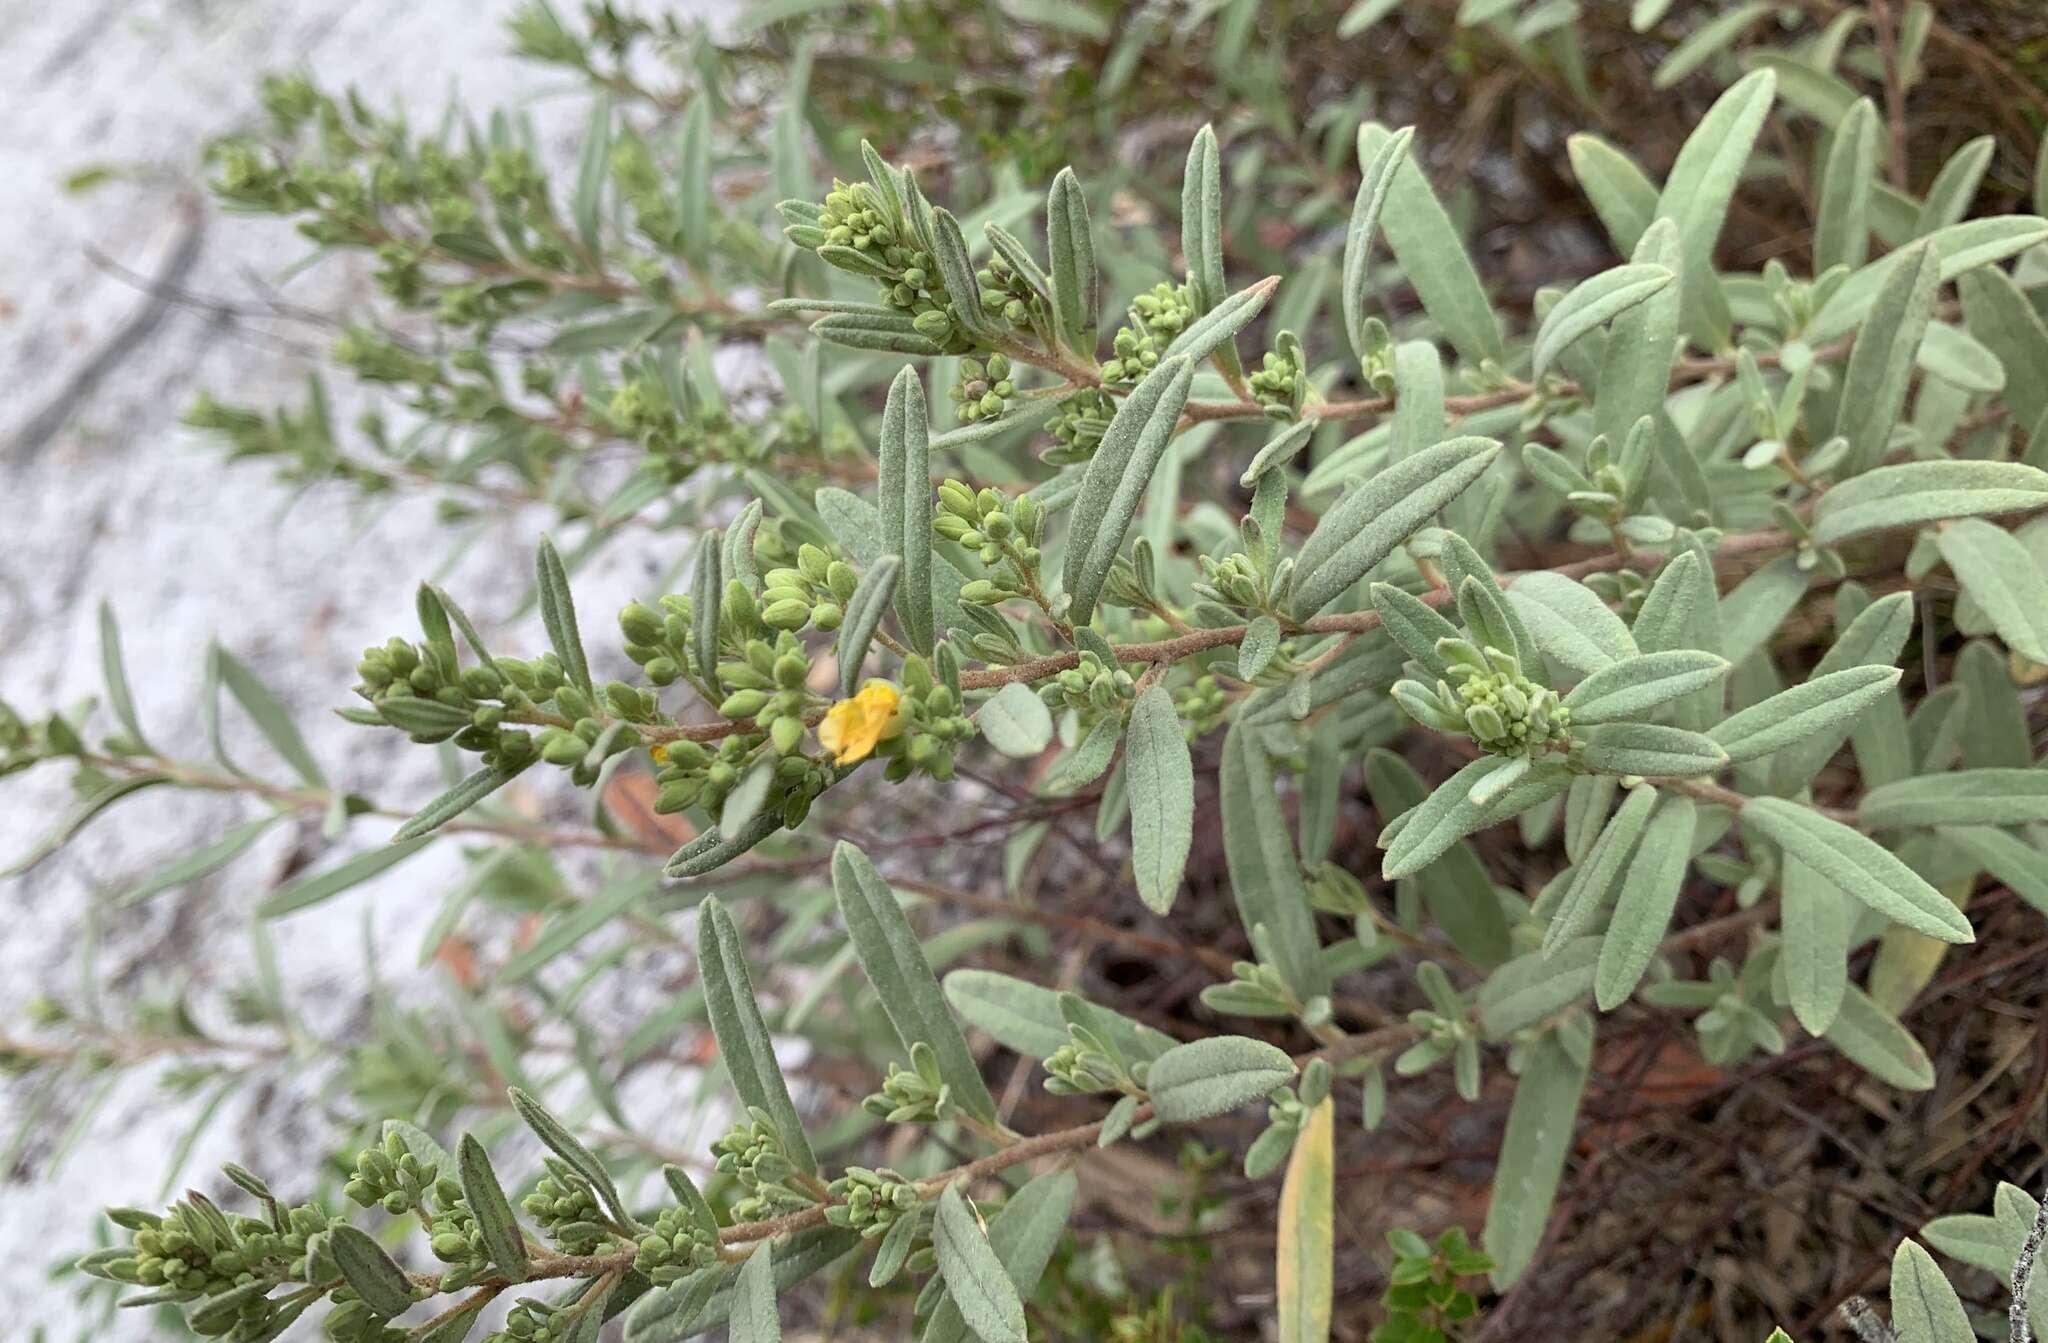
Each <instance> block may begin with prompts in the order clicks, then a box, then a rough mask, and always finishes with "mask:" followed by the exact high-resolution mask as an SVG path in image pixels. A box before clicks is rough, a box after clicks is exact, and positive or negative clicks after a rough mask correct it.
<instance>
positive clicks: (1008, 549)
mask: <svg viewBox="0 0 2048 1343" xmlns="http://www.w3.org/2000/svg"><path fill="white" fill-rule="evenodd" d="M932 530H934V531H936V532H937V533H938V534H939V535H940V536H943V537H944V538H946V539H947V540H948V541H954V542H958V543H959V544H960V545H962V546H965V547H966V548H967V549H969V550H972V551H974V552H976V555H977V557H978V558H979V559H980V560H981V562H982V563H983V564H984V565H987V566H989V567H991V568H994V567H996V566H998V565H1002V564H1004V563H1005V562H1007V563H1008V565H1009V568H1010V572H1009V574H1008V579H1009V581H1007V582H1001V583H998V582H995V581H993V580H986V579H984V580H978V582H976V583H969V584H967V585H966V586H965V587H964V588H962V589H961V591H960V596H961V598H962V599H963V600H965V601H969V602H973V603H974V604H976V605H978V606H992V605H994V604H995V603H996V602H999V601H1003V600H1006V599H1007V598H1008V597H1012V596H1016V595H1019V594H1021V593H1022V592H1024V591H1025V588H1024V586H1023V583H1024V580H1025V578H1026V577H1027V576H1028V575H1031V574H1034V573H1035V572H1036V571H1037V568H1038V563H1039V559H1040V556H1039V552H1038V547H1039V545H1040V544H1041V543H1042V542H1043V541H1044V539H1045V509H1044V507H1043V506H1042V505H1041V504H1040V503H1039V502H1038V501H1037V500H1036V499H1034V498H1032V497H1031V496H1030V495H1028V494H1020V495H1018V496H1017V497H1016V498H1014V499H1012V498H1010V497H1009V496H1007V495H1005V494H1004V493H1003V492H1002V491H1001V490H998V489H994V488H983V489H982V490H980V491H979V492H976V491H975V490H974V489H973V487H971V486H969V485H967V484H965V483H964V482H962V481H958V480H947V481H945V482H943V483H941V484H940V486H939V506H938V510H937V512H936V514H935V515H934V516H933V518H932ZM983 583H985V584H986V585H987V586H986V587H985V588H984V587H983V586H980V585H979V584H983ZM997 592H1001V594H1002V595H1000V596H998V595H995V594H996V593H997Z"/></svg>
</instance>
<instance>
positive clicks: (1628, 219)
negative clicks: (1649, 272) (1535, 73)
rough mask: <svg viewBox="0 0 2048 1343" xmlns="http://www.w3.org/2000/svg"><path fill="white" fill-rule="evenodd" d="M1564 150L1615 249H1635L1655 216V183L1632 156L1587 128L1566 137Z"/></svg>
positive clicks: (1573, 172)
mask: <svg viewBox="0 0 2048 1343" xmlns="http://www.w3.org/2000/svg"><path fill="white" fill-rule="evenodd" d="M1565 153H1566V154H1567V156H1569V157H1570V159H1571V165H1572V176H1574V177H1576V178H1578V179H1579V186H1580V188H1581V189H1582V190H1584V191H1585V193H1586V199H1587V200H1588V201H1591V202H1592V205H1593V213H1594V214H1596V215H1598V216H1599V217H1600V223H1601V224H1602V226H1604V227H1605V228H1606V230H1607V236H1608V238H1609V239H1611V240H1612V241H1613V243H1614V249H1615V250H1616V251H1617V252H1626V253H1633V252H1635V251H1636V249H1637V246H1638V244H1640V243H1641V241H1642V238H1643V232H1644V230H1646V229H1648V228H1649V227H1650V221H1651V220H1653V219H1655V218H1656V217H1657V184H1656V183H1655V182H1653V181H1651V180H1650V177H1649V175H1648V174H1647V173H1645V172H1644V171H1643V170H1642V169H1641V168H1640V167H1638V166H1637V164H1636V161H1635V160H1634V159H1632V158H1630V157H1629V156H1628V155H1627V154H1624V153H1623V152H1622V151H1620V150H1619V149H1616V148H1615V147H1614V146H1613V145H1611V144H1609V143H1607V142H1606V141H1605V140H1603V139H1601V138H1600V137H1599V136H1597V135H1593V134H1591V133H1589V132H1584V131H1581V132H1580V133H1579V134H1577V135H1573V136H1570V137H1568V138H1567V139H1566V140H1565Z"/></svg>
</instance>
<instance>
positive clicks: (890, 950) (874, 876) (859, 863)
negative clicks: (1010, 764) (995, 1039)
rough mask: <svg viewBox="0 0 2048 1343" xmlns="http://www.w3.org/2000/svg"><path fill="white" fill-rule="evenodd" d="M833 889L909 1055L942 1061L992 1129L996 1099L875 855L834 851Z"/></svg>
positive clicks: (959, 1095)
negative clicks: (918, 1051)
mask: <svg viewBox="0 0 2048 1343" xmlns="http://www.w3.org/2000/svg"><path fill="white" fill-rule="evenodd" d="M832 890H833V892H834V894H835V895H837V897H838V900H839V911H840V915H841V917H843V918H844V919H845V921H846V930H847V932H848V934H850V935H851V937H852V939H853V947H854V953H855V954H856V955H857V956H858V957H859V958H860V964H861V969H863V970H865V971H866V972H867V976H868V979H869V980H870V981H871V982H872V983H873V984H874V986H875V989H876V992H877V993H878V994H879V995H880V996H881V1000H882V1009H883V1011H885V1012H886V1013H888V1016H889V1021H890V1024H892V1025H893V1026H895V1028H896V1035H897V1038H898V1039H900V1040H901V1041H902V1042H903V1047H904V1048H905V1049H908V1048H910V1046H911V1045H913V1044H917V1043H920V1042H922V1043H924V1044H926V1045H929V1046H931V1049H932V1052H933V1053H934V1054H936V1055H937V1056H938V1061H939V1075H940V1076H941V1077H942V1078H943V1079H944V1080H945V1083H946V1085H947V1086H949V1087H951V1088H952V1092H953V1103H954V1104H956V1105H958V1106H959V1107H960V1108H961V1109H963V1110H965V1111H966V1112H967V1113H969V1114H971V1115H973V1116H974V1117H975V1118H976V1119H980V1120H982V1121H984V1122H988V1121H992V1120H993V1119H994V1118H995V1113H996V1107H995V1100H994V1098H992V1097H991V1096H990V1095H989V1094H988V1086H987V1084H986V1083H984V1082H983V1081H982V1078H981V1069H980V1068H979V1067H978V1066H977V1065H976V1064H975V1061H974V1055H973V1053H972V1052H971V1051H970V1050H969V1049H968V1048H967V1041H966V1039H965V1038H964V1037H963V1036H962V1035H961V1034H960V1023H959V1022H957V1021H955V1020H954V1019H953V1013H952V1010H951V1009H950V1008H948V1007H947V1006H946V995H945V994H944V993H943V992H941V991H940V989H939V981H938V980H937V979H936V978H935V977H934V976H933V975H932V967H931V963H930V962H929V961H927V960H926V959H925V956H924V949H923V948H922V947H920V946H919V945H918V941H917V934H916V933H914V932H912V931H911V928H910V921H909V920H908V919H906V918H904V917H903V907H902V906H901V905H899V904H898V903H897V902H896V893H895V892H894V891H891V890H890V889H889V886H888V883H887V882H884V881H883V880H882V874H881V873H879V872H877V871H875V865H874V864H873V863H871V862H869V861H868V856H867V855H866V854H865V853H862V852H861V851H860V849H858V848H857V847H855V846H854V845H852V844H849V843H847V842H846V841H844V840H842V841H840V843H839V845H838V847H836V848H835V849H833V851H832Z"/></svg>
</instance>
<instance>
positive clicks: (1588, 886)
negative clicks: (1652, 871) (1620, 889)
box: [1543, 784, 1657, 956]
mask: <svg viewBox="0 0 2048 1343" xmlns="http://www.w3.org/2000/svg"><path fill="white" fill-rule="evenodd" d="M1656 805H1657V790H1656V789H1655V788H1652V787H1650V786H1649V785H1648V784H1638V785H1636V786H1635V787H1634V788H1631V789H1629V794H1628V800H1627V801H1626V802H1624V803H1622V804H1621V810H1619V811H1617V812H1615V813H1614V816H1613V818H1612V819H1611V820H1609V821H1608V822H1607V825H1606V828H1604V829H1603V830H1601V832H1600V838H1598V839H1596V840H1594V841H1593V848H1592V850H1591V851H1590V852H1589V853H1587V855H1586V858H1585V861H1583V862H1581V863H1580V864H1579V865H1578V866H1577V868H1575V869H1574V870H1573V873H1572V880H1571V885H1569V886H1568V887H1566V888H1565V894H1564V900H1563V902H1562V903H1561V904H1559V905H1558V907H1557V912H1556V913H1555V914H1553V915H1552V916H1551V919H1550V926H1549V927H1548V928H1546V929H1545V930H1544V932H1543V954H1544V955H1546V956H1555V955H1556V954H1557V953H1558V951H1559V950H1561V949H1562V948H1563V947H1564V945H1565V943H1567V942H1568V941H1570V940H1571V939H1572V938H1574V937H1577V936H1578V935H1579V934H1580V933H1581V932H1583V931H1585V928H1586V925H1587V924H1588V923H1590V922H1591V921H1592V919H1593V916H1594V915H1595V914H1596V913H1598V912H1599V909H1600V906H1601V905H1602V904H1603V903H1604V902H1605V900H1606V899H1607V893H1608V892H1609V891H1610V890H1612V889H1613V887H1614V882H1615V880H1616V878H1618V877H1619V876H1620V875H1621V871H1622V866H1623V864H1625V863H1627V862H1628V860H1629V855H1630V854H1632V853H1634V852H1635V847H1636V840H1637V839H1639V838H1641V836H1642V833H1643V828H1644V827H1645V826H1646V825H1648V824H1649V821H1650V812H1651V810H1652V809H1653V808H1654V807H1655V806H1656Z"/></svg>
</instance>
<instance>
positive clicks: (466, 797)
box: [391, 761, 531, 844]
mask: <svg viewBox="0 0 2048 1343" xmlns="http://www.w3.org/2000/svg"><path fill="white" fill-rule="evenodd" d="M528 763H531V762H530V761H529V762H528ZM525 769H526V765H523V764H522V765H515V766H513V767H512V768H510V769H507V768H505V767H504V766H502V765H486V766H484V767H483V768H482V769H480V770H477V771H476V772H475V773H474V774H471V775H470V776H469V777H468V778H466V779H464V780H462V782H460V783H458V784H456V785H455V786H454V787H453V788H450V789H449V790H448V791H447V792H445V793H443V794H441V796H439V797H437V798H435V799H434V800H433V801H432V802H429V803H428V804H427V805H426V806H424V807H421V808H420V809H419V810H418V811H416V812H414V813H413V814H412V816H411V817H410V818H409V819H408V820H407V821H406V823H405V824H404V825H402V826H400V827H399V828H398V832H397V833H396V834H394V835H392V837H391V838H392V841H393V842H394V843H399V844H403V843H404V842H405V841H407V840H411V839H418V838H419V837H420V836H422V835H425V834H428V833H430V832H432V831H435V830H438V829H440V828H441V827H442V826H444V825H446V824H447V823H448V822H450V821H452V820H454V819H455V818H456V817H458V816H460V815H462V813H463V812H465V811H468V810H469V809H470V808H471V807H474V806H475V805H476V804H477V803H479V802H481V801H483V800H484V799H485V798H487V797H489V796H490V795H491V794H492V793H495V792H497V791H498V790H499V789H500V788H503V787H504V786H505V785H506V784H508V783H510V782H512V781H513V780H514V779H516V778H518V777H519V776H520V774H521V773H522V772H524V771H525Z"/></svg>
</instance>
